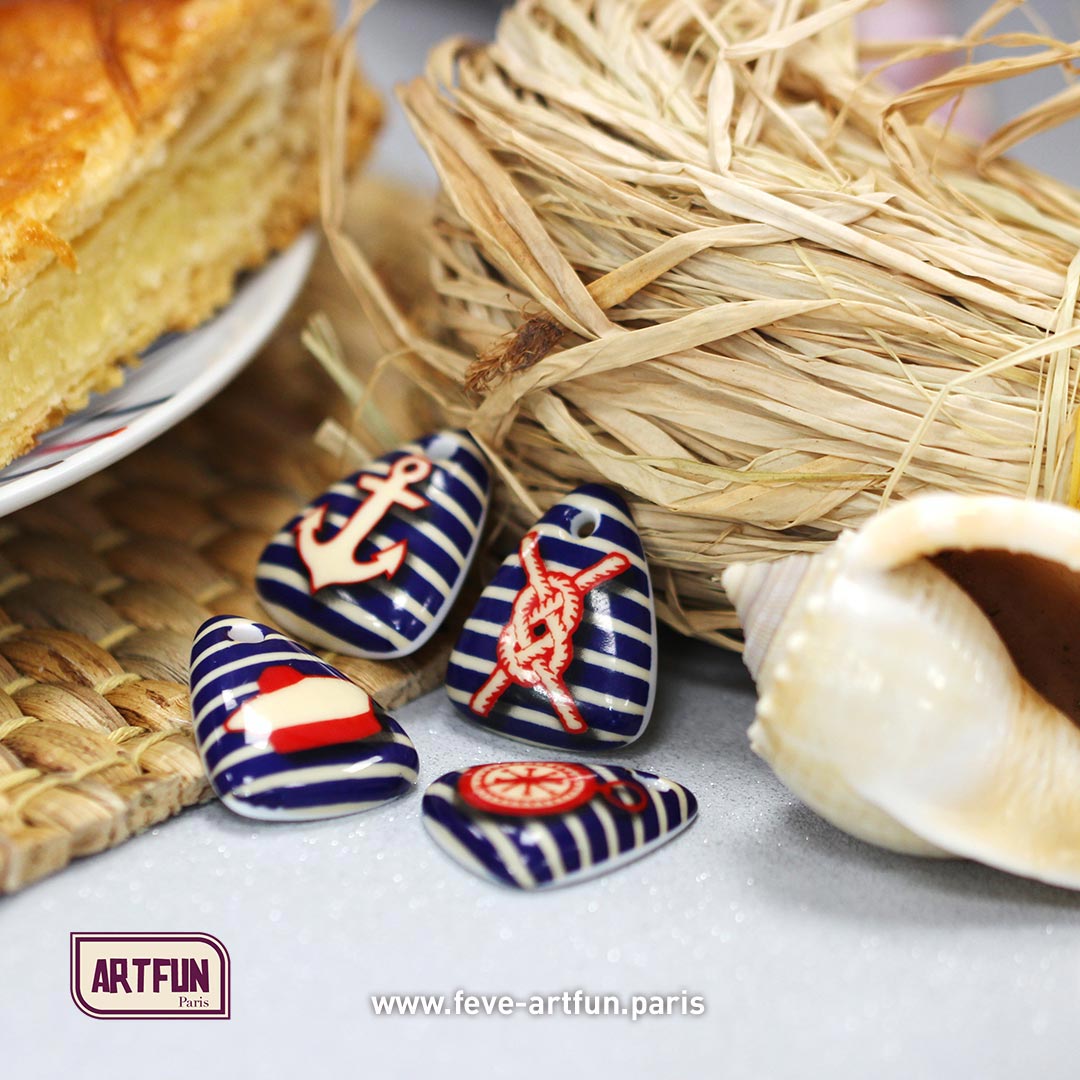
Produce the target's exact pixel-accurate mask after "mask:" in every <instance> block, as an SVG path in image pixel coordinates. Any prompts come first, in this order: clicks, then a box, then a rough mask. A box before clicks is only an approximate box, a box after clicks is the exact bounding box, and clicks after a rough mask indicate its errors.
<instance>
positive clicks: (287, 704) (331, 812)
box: [190, 615, 418, 820]
mask: <svg viewBox="0 0 1080 1080" xmlns="http://www.w3.org/2000/svg"><path fill="white" fill-rule="evenodd" d="M190 680H191V708H192V713H193V716H194V723H195V737H196V741H197V742H198V746H199V753H200V754H201V756H202V760H203V765H204V766H205V768H206V773H207V776H209V778H210V783H211V786H212V787H213V789H214V792H215V793H216V794H217V796H218V798H220V799H221V801H222V802H223V803H225V805H226V806H228V807H229V808H230V809H231V810H234V811H236V813H238V814H242V815H244V816H245V817H252V818H264V819H269V820H283V819H306V818H326V817H337V816H339V815H342V814H352V813H356V812H357V811H360V810H367V809H370V808H371V807H374V806H378V805H379V804H380V803H384V802H387V801H388V800H390V799H395V798H397V797H398V796H399V795H403V794H404V793H405V792H406V791H408V790H409V789H410V788H411V787H412V785H413V784H414V783H415V782H416V774H417V768H418V761H417V756H416V750H415V748H414V747H413V744H412V742H411V741H410V739H409V737H408V736H407V735H406V734H405V732H404V731H403V730H402V729H401V727H400V726H399V725H398V723H397V722H396V721H395V720H394V719H393V718H392V717H390V716H388V715H387V714H386V713H385V712H384V711H383V710H382V709H381V708H380V707H379V706H378V705H377V704H376V703H375V702H374V701H372V699H371V697H370V696H369V695H368V694H366V693H365V692H364V691H363V690H361V689H360V687H358V686H356V685H355V683H353V682H351V681H350V680H349V679H347V678H346V677H345V676H344V675H342V674H341V672H340V671H338V670H337V669H336V668H333V667H331V666H330V665H329V664H326V663H324V662H323V661H322V660H320V659H319V658H318V657H317V656H315V655H314V654H313V653H311V652H309V651H308V650H307V649H305V648H304V647H303V646H302V645H298V644H297V643H296V642H295V641H290V640H289V638H287V637H285V636H284V635H283V634H280V633H277V632H276V631H274V630H271V629H270V627H268V626H264V625H263V624H262V623H256V622H251V621H250V620H248V619H241V618H237V617H233V616H227V615H225V616H218V617H216V618H213V619H210V620H209V621H207V622H206V623H204V624H203V626H202V628H201V629H200V630H199V632H198V634H197V635H196V636H195V641H194V643H193V645H192V649H191V674H190Z"/></svg>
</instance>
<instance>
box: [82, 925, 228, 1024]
mask: <svg viewBox="0 0 1080 1080" xmlns="http://www.w3.org/2000/svg"><path fill="white" fill-rule="evenodd" d="M71 997H72V1000H73V1001H74V1002H75V1004H76V1005H77V1006H78V1007H79V1008H80V1009H81V1010H82V1011H83V1012H84V1013H86V1015H87V1016H92V1017H94V1018H95V1019H97V1020H228V1019H229V952H228V950H227V949H226V948H225V946H224V945H222V944H221V942H220V941H218V939H217V938H216V937H212V936H211V935H210V934H110V933H88V934H78V933H73V934H72V935H71Z"/></svg>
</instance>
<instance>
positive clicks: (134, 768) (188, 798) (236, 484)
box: [0, 271, 449, 893]
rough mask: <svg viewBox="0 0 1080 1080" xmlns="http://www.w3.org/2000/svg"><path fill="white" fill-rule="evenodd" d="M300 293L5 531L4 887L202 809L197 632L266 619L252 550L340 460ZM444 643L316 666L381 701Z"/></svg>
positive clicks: (0, 878) (413, 686)
mask: <svg viewBox="0 0 1080 1080" xmlns="http://www.w3.org/2000/svg"><path fill="white" fill-rule="evenodd" d="M324 276H325V275H324ZM319 278H320V275H319V272H318V271H317V272H316V275H315V282H316V283H318V281H319ZM311 292H312V290H311V289H310V288H309V290H308V293H307V294H306V297H305V299H304V300H302V301H301V302H300V303H299V304H298V305H297V307H296V309H294V312H293V314H292V316H291V317H290V319H289V320H287V321H286V324H285V325H284V326H283V327H282V329H281V330H280V331H279V333H278V335H277V336H276V338H275V340H274V341H273V342H272V343H271V345H270V346H269V347H268V349H266V350H265V351H264V353H263V354H262V355H261V356H260V357H259V358H258V360H256V361H255V363H254V364H253V365H252V367H251V368H250V369H249V370H248V371H247V372H245V374H244V375H243V376H242V377H241V378H240V379H239V380H238V381H237V382H235V383H234V384H233V385H232V386H230V387H229V388H228V389H227V390H226V391H225V392H224V393H223V394H222V395H221V396H219V397H218V398H217V399H216V400H215V401H214V402H212V403H211V404H210V405H208V406H207V407H206V408H204V409H202V410H201V411H200V412H199V413H197V414H196V415H195V416H194V417H193V418H191V419H190V420H188V421H187V422H185V423H184V424H182V425H180V426H179V427H177V428H175V429H174V430H173V431H171V432H169V433H168V434H167V435H165V436H163V437H162V438H161V439H159V440H157V441H156V442H155V443H152V444H151V445H149V446H148V447H145V448H144V449H142V450H140V451H138V452H137V453H135V454H134V455H133V456H131V457H129V458H127V459H125V460H124V461H122V462H120V463H118V464H117V465H116V466H114V467H112V468H111V469H108V470H107V471H105V472H103V473H99V474H98V475H96V476H94V477H92V478H91V479H89V480H87V481H86V482H84V483H82V484H81V485H79V486H77V487H75V488H72V489H70V490H68V491H66V492H63V493H61V494H59V495H57V496H55V497H53V498H50V499H47V500H45V501H43V502H40V503H37V504H36V505H34V506H31V507H28V508H27V509H25V510H22V511H20V512H18V513H16V514H13V515H11V516H10V517H7V518H4V519H2V520H0V893H4V892H12V891H14V890H16V889H19V888H21V887H22V886H24V885H26V884H28V883H29V882H31V881H34V880H37V879H39V878H41V877H43V876H45V875H47V874H50V873H52V872H54V871H56V870H58V869H60V868H62V867H63V866H65V865H66V864H67V863H68V862H69V861H70V860H71V859H72V858H75V857H77V856H83V855H91V854H94V853H96V852H99V851H102V850H104V849H106V848H109V847H112V846H114V845H116V844H118V843H120V842H121V841H123V840H125V839H127V838H128V837H130V836H132V835H133V834H135V833H137V832H139V831H141V830H144V829H146V828H148V827H149V826H152V825H154V824H155V823H157V822H160V821H162V820H164V819H166V818H168V817H170V816H172V815H173V814H176V813H177V812H179V811H180V810H181V809H183V808H184V807H187V806H191V805H193V804H195V803H198V802H200V801H203V800H205V799H207V798H208V797H209V788H208V785H207V782H206V779H205V776H204V774H203V770H202V766H201V763H200V761H199V756H198V753H197V751H196V749H195V745H194V743H193V740H192V738H191V734H190V728H191V716H190V709H189V703H188V694H187V665H188V653H189V649H190V646H191V638H192V635H193V633H194V632H195V630H196V629H197V628H198V626H199V625H200V624H201V623H202V622H203V620H205V619H207V618H208V617H210V616H211V615H215V614H235V615H242V616H246V617H249V618H256V619H260V620H262V621H269V620H268V619H267V617H266V615H265V614H264V613H263V612H262V610H261V609H260V607H259V604H258V602H257V599H256V597H255V593H254V590H253V574H254V569H255V565H256V562H257V560H258V557H259V554H260V552H261V550H262V548H263V546H264V544H265V543H266V540H267V539H268V538H269V536H270V535H271V534H272V533H273V532H274V531H276V530H277V529H278V528H280V526H281V524H282V523H283V522H284V521H285V520H287V518H288V517H289V516H290V515H291V514H293V513H294V512H295V510H296V508H297V507H298V506H299V505H300V504H301V502H303V501H306V499H307V498H309V497H310V496H311V495H312V494H313V493H314V492H316V491H317V490H319V488H320V487H322V486H323V485H325V484H326V483H327V482H328V481H329V480H331V479H334V478H335V475H336V472H337V470H338V469H340V468H341V462H340V461H337V460H335V459H334V458H333V457H332V456H331V455H328V454H326V453H324V452H322V451H320V450H319V449H318V448H317V447H316V446H315V444H314V443H313V442H312V433H313V431H314V430H315V429H316V427H317V426H318V424H319V422H320V421H321V420H323V419H324V418H325V416H326V414H327V403H328V401H331V400H333V396H334V395H333V389H332V387H331V385H330V383H329V382H328V381H327V379H326V377H325V376H324V375H323V374H322V373H321V371H320V370H319V369H318V367H317V365H315V364H314V363H313V362H311V360H310V358H305V357H304V356H303V355H302V354H301V353H300V350H299V346H298V344H297V339H298V333H297V332H298V325H299V323H300V321H301V320H302V318H303V317H304V316H305V315H306V313H307V311H309V310H310V309H311V308H312V306H313V304H314V303H315V302H316V301H315V300H313V298H312V295H311ZM447 636H448V635H447V634H446V633H444V634H442V635H440V636H439V637H437V638H436V639H435V640H434V641H433V642H432V643H431V644H430V645H429V646H428V647H427V648H426V649H425V650H423V651H422V652H421V653H420V654H419V656H418V657H416V658H412V659H410V660H406V661H400V662H396V663H374V662H370V661H364V660H355V659H350V658H345V657H340V656H336V655H334V654H330V653H323V654H322V655H324V656H326V657H327V658H328V659H329V660H330V662H331V663H333V664H335V665H336V666H337V667H339V668H340V669H341V670H342V671H344V672H345V673H346V674H348V675H349V676H350V677H352V678H353V679H354V680H355V681H357V682H358V683H359V684H360V685H362V686H363V687H364V688H365V689H367V690H368V691H369V692H371V693H372V694H373V695H374V696H375V697H376V698H377V699H378V700H379V701H380V702H381V703H382V704H383V705H384V707H386V708H388V709H393V708H394V707H396V706H398V705H400V704H402V703H403V702H405V701H408V700H410V699H411V698H413V697H416V696H417V695H418V694H420V693H421V692H423V691H425V690H427V689H430V688H431V687H432V686H433V685H435V683H436V682H437V680H438V678H439V677H440V675H441V673H442V670H443V668H444V666H445V658H446V655H447V653H448V652H449V642H448V641H447V640H446V638H447Z"/></svg>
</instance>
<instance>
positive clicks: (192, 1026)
mask: <svg viewBox="0 0 1080 1080" xmlns="http://www.w3.org/2000/svg"><path fill="white" fill-rule="evenodd" d="M959 6H961V7H964V8H967V9H970V8H971V7H972V6H973V5H971V4H968V5H959ZM1063 6H1064V5H1063ZM491 18H492V11H491V9H490V8H485V7H484V6H482V5H476V4H471V5H467V4H461V3H450V2H446V3H439V2H438V0H430V2H419V0H387V2H384V4H383V5H382V6H381V7H380V8H378V9H376V11H375V13H374V14H372V15H371V16H370V18H369V22H368V24H367V26H366V30H365V41H366V45H365V48H364V53H365V57H366V60H367V63H368V67H369V69H370V70H371V72H372V73H373V74H374V76H375V78H376V81H378V82H379V83H380V84H382V85H384V86H389V85H391V84H392V83H393V82H394V81H395V80H397V79H399V78H401V77H404V76H406V75H408V74H411V73H412V72H414V71H415V70H416V69H417V68H418V66H419V64H420V63H421V58H422V56H423V53H424V50H425V48H426V46H427V45H428V44H429V43H430V42H432V41H434V40H435V39H437V38H439V37H442V36H444V35H445V34H447V33H450V32H455V31H472V32H475V33H477V34H486V33H488V32H489V27H490V21H491ZM1047 145H1050V144H1047ZM1052 149H1053V150H1054V152H1057V153H1059V154H1061V155H1063V156H1060V157H1059V158H1057V159H1055V161H1056V164H1057V165H1059V166H1062V167H1067V166H1068V163H1069V160H1070V159H1069V157H1068V156H1065V155H1064V152H1063V151H1061V150H1060V141H1056V142H1054V143H1053V144H1052ZM1046 152H1047V153H1048V154H1049V153H1050V151H1049V150H1048V151H1046ZM1051 156H1052V154H1051ZM1072 160H1075V156H1072ZM376 167H377V168H379V169H381V170H383V171H385V172H392V173H395V174H397V175H399V176H407V177H411V178H413V179H417V180H419V181H420V182H424V183H427V182H430V173H429V172H428V171H427V169H426V166H425V163H424V161H423V156H422V154H421V152H420V151H419V149H418V148H417V147H416V146H415V145H414V144H413V143H412V142H411V138H410V136H409V133H408V130H407V126H406V125H405V123H404V121H403V120H402V118H401V117H400V116H397V115H395V116H394V117H393V119H392V122H391V125H390V128H389V131H388V134H387V137H386V139H385V140H384V142H383V144H382V147H381V149H380V151H379V153H378V156H377V162H376ZM1059 171H1060V169H1059ZM661 673H662V681H661V686H660V691H659V697H658V702H657V708H656V713H655V717H654V721H653V724H652V726H651V727H650V729H649V731H648V733H647V734H646V736H645V737H644V738H642V739H641V740H640V741H639V742H638V743H637V744H635V745H634V746H633V747H631V748H630V749H629V750H628V751H627V752H626V753H624V754H623V755H622V756H621V758H620V761H621V762H623V763H626V764H630V765H634V766H640V767H643V768H646V769H649V770H652V771H656V772H660V773H661V774H665V775H668V776H670V777H672V778H673V779H677V780H679V781H681V782H683V783H685V784H687V785H689V786H690V787H691V788H692V789H693V790H694V791H695V792H696V794H697V795H698V797H699V799H700V802H701V813H700V818H699V820H698V822H697V823H696V824H695V825H694V826H693V827H692V828H691V829H690V830H689V831H688V832H686V833H685V834H684V835H683V836H681V837H679V838H678V839H676V840H675V841H674V842H673V843H671V844H670V845H668V846H666V847H664V848H662V849H660V850H659V851H657V852H655V853H654V854H652V855H651V856H649V857H648V858H645V859H643V860H641V861H639V862H637V863H634V864H632V865H630V866H628V867H625V868H623V869H622V870H620V871H618V872H617V873H614V874H612V875H610V876H607V877H603V878H598V879H596V880H595V881H592V882H589V883H585V884H582V885H579V886H576V887H572V888H567V889H564V890H561V891H556V892H551V893H546V894H541V895H518V894H515V893H513V892H510V891H508V890H501V889H497V888H495V887H492V886H490V885H487V884H485V883H483V882H481V881H480V880H478V879H475V878H473V877H471V876H470V875H469V874H467V873H465V872H464V871H462V870H460V869H459V868H458V867H457V866H455V865H453V864H452V863H451V862H450V861H449V860H447V859H446V858H445V857H444V856H443V855H442V853H441V852H439V851H438V850H436V849H435V848H434V847H433V846H432V844H431V843H430V842H429V840H428V839H427V837H426V835H425V834H424V832H423V830H422V828H421V825H420V821H419V804H420V800H419V796H418V795H413V796H410V797H407V798H405V799H403V800H401V801H399V802H397V803H395V804H392V805H390V806H388V807H385V808H383V809H381V810H377V811H373V812H371V813H368V814H366V815H361V816H357V817H353V818H346V819H341V820H336V821H329V822H322V823H317V824H312V825H296V826H270V825H265V824H261V823H252V822H248V821H245V820H243V819H240V818H237V817H235V816H233V815H231V814H230V813H229V812H228V811H226V810H225V809H223V808H222V807H220V806H218V805H216V804H215V805H209V806H206V807H203V808H200V809H197V810H192V811H189V812H187V813H185V814H184V815H182V816H181V817H180V818H179V819H177V820H175V821H172V822H170V823H168V824H166V825H163V826H161V827H160V828H156V829H154V830H152V832H151V833H150V834H149V835H146V836H143V837H140V838H138V839H135V840H133V841H131V842H129V843H127V844H125V845H123V846H122V847H121V848H119V849H117V850H114V851H112V852H109V853H106V854H103V855H100V856H97V857H95V858H93V859H90V860H86V861H84V862H81V863H79V864H77V865H75V866H72V867H71V868H70V869H68V870H66V871H65V872H63V873H62V874H60V875H59V876H57V877H55V878H53V879H51V880H48V881H45V882H43V883H41V884H39V885H37V886H35V887H33V888H30V889H28V890H27V891H26V892H24V893H22V894H20V895H17V896H15V897H13V898H10V899H7V900H5V901H3V902H2V903H0V1075H10V1076H20V1077H35V1078H36V1077H62V1076H67V1075H71V1076H76V1075H78V1076H80V1077H88V1078H93V1077H107V1076H108V1077H125V1076H139V1077H143V1078H146V1077H162V1078H171V1077H180V1076H190V1075H195V1076H202V1077H207V1078H213V1077H218V1076H221V1077H225V1076H237V1075H248V1076H262V1075H267V1076H286V1075H289V1074H291V1073H295V1074H298V1075H308V1074H310V1075H316V1076H321V1075H331V1074H333V1075H338V1074H340V1075H343V1076H344V1075H348V1076H358V1077H363V1076H390V1077H396V1076H413V1075H417V1074H418V1073H419V1072H420V1071H421V1070H426V1071H430V1072H431V1073H433V1074H435V1073H439V1074H442V1075H444V1076H448V1077H472V1076H499V1077H503V1076H505V1077H514V1078H516V1077H520V1078H523V1080H524V1078H532V1077H537V1078H539V1077H546V1076H549V1075H551V1074H552V1073H553V1072H554V1073H558V1074H561V1075H565V1076H568V1077H573V1076H590V1077H594V1076H596V1075H598V1074H601V1075H604V1076H608V1077H618V1076H630V1077H637V1076H645V1075H648V1074H651V1073H654V1072H659V1073H660V1074H662V1075H665V1076H674V1075H688V1074H690V1073H691V1072H692V1071H702V1072H704V1073H705V1074H706V1075H708V1076H731V1077H740V1076H764V1077H787V1076H812V1077H816V1076H825V1075H831V1076H838V1077H847V1076H852V1077H856V1076H868V1075H874V1076H876V1077H894V1076H895V1077H901V1076H904V1077H907V1076H911V1075H917V1076H953V1075H956V1074H960V1073H963V1074H965V1075H976V1076H985V1077H997V1076H1002V1077H1004V1076H1014V1075H1019V1074H1023V1075H1034V1074H1039V1075H1042V1076H1050V1077H1054V1076H1073V1075H1076V1073H1077V1071H1078V1066H1077V1064H1076V1061H1075V1032H1076V1030H1077V1017H1078V1016H1080V936H1078V933H1077V931H1078V927H1080V897H1077V896H1074V895H1073V894H1070V893H1067V892H1063V891H1058V890H1054V889H1051V888H1047V887H1044V886H1040V885H1037V884H1034V883H1030V882H1026V881H1022V880H1019V879H1015V878H1011V877H1008V876H1006V875H1004V874H999V873H996V872H994V871H991V870H988V869H985V868H983V867H980V866H977V865H973V864H969V863H963V862H949V863H938V862H929V861H921V860H917V859H911V858H904V857H900V856H894V855H890V854H888V853H885V852H881V851H878V850H875V849H874V848H871V847H869V846H867V845H865V844H862V843H859V842H858V841H855V840H852V839H850V838H848V837H847V836H845V835H843V834H842V833H840V832H838V831H837V830H835V829H833V828H831V827H830V826H828V825H826V824H825V823H824V822H822V821H820V820H819V819H818V818H816V817H815V816H814V815H813V814H812V813H810V812H809V811H807V810H805V809H804V808H802V807H801V806H800V805H799V804H798V803H797V802H796V801H795V800H794V799H793V797H792V796H790V795H789V794H788V793H787V792H786V791H785V790H784V788H783V787H782V786H781V785H780V784H779V783H778V782H777V781H776V780H775V779H774V777H773V776H772V774H771V773H770V772H769V770H768V769H767V768H766V767H765V766H764V765H763V764H762V763H761V762H759V761H758V760H757V759H756V758H755V757H754V756H753V755H752V754H751V752H750V750H749V747H748V745H747V740H746V735H745V732H746V728H747V725H748V723H749V720H750V717H751V715H752V711H753V702H754V694H753V687H752V685H751V683H750V682H749V680H748V678H747V677H746V675H745V673H744V671H743V669H742V666H741V663H740V661H739V660H738V658H737V657H735V656H732V655H728V654H725V653H722V652H720V651H717V650H713V649H710V648H707V647H705V646H702V645H699V644H695V643H691V642H686V641H684V640H682V639H680V638H677V637H675V636H674V635H666V636H664V638H663V641H662V657H661ZM398 715H399V719H400V720H401V721H402V723H403V724H404V725H405V726H406V728H407V729H408V731H409V732H410V734H411V735H412V736H413V738H414V740H415V742H416V745H417V748H418V750H419V752H420V755H421V761H422V771H421V777H420V786H421V789H422V787H423V786H424V785H426V784H427V783H428V782H430V781H431V780H433V779H434V778H435V777H437V776H439V775H440V774H441V773H442V772H444V771H446V770H448V769H451V768H455V767H461V766H463V765H467V764H471V763H474V762H478V761H490V760H500V759H510V758H522V757H530V756H535V755H534V754H530V752H529V751H528V748H524V747H522V748H519V747H517V746H516V744H512V743H508V742H506V741H504V740H500V739H499V738H497V737H495V736H490V735H487V734H485V733H483V732H480V731H478V730H475V729H472V728H470V727H467V726H465V725H464V724H462V723H461V722H460V721H459V720H457V719H455V717H454V715H453V714H452V711H451V708H450V706H449V704H448V702H447V700H446V699H445V697H444V695H442V694H441V693H434V694H431V695H429V696H427V697H426V698H424V699H422V700H420V701H418V702H416V703H414V704H412V705H411V706H409V707H407V708H405V709H402V710H401V711H400V712H399V714H398ZM72 930H84V931H85V930H112V931H136V930H143V931H178V930H181V931H182V930H202V931H207V932H209V933H212V934H215V935H216V936H218V937H219V938H220V939H221V940H222V941H223V942H224V943H225V944H226V945H227V946H228V948H229V950H230V953H231V956H232V962H233V969H232V988H233V1017H232V1019H231V1020H229V1021H227V1022H194V1023H170V1022H164V1021H142V1022H116V1023H105V1022H100V1021H95V1020H91V1019H89V1018H88V1017H85V1016H83V1015H82V1014H81V1013H79V1012H78V1011H77V1010H76V1009H75V1007H74V1005H73V1004H72V1001H71V998H70V996H69V992H68V934H69V932H70V931H72ZM457 988H463V989H465V990H467V991H469V992H473V993H485V994H492V993H509V994H513V995H515V996H518V997H522V996H528V995H530V994H538V993H542V994H547V993H556V992H561V991H563V990H573V989H575V988H582V989H583V990H586V991H589V992H595V993H606V992H612V993H618V994H621V995H624V996H625V995H630V994H635V993H636V994H650V993H665V994H666V993H678V992H680V991H681V990H684V989H685V990H687V991H690V992H691V993H700V994H703V995H704V996H705V997H706V999H707V1011H706V1013H705V1015H704V1016H701V1017H681V1016H675V1017H665V1018H660V1017H647V1018H643V1019H640V1020H638V1021H637V1022H632V1021H631V1020H629V1019H623V1018H586V1017H559V1016H554V1017H543V1018H532V1017H528V1016H522V1015H516V1016H513V1017H505V1018H500V1017H492V1018H487V1017H453V1016H451V1017H445V1016H443V1017H430V1018H420V1017H411V1018H410V1017H405V1018H387V1017H377V1016H374V1015H373V1014H372V1011H371V1007H370V1001H369V998H370V995H371V994H374V993H413V992H423V993H433V994H434V993H448V994H450V993H452V992H453V991H454V990H455V989H457Z"/></svg>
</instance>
